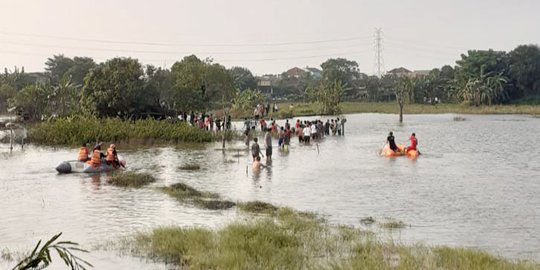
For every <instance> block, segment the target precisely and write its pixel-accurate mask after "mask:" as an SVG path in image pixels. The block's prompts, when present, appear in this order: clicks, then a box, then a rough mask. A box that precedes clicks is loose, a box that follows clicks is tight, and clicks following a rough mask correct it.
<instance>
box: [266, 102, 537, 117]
mask: <svg viewBox="0 0 540 270" xmlns="http://www.w3.org/2000/svg"><path fill="white" fill-rule="evenodd" d="M292 104H293V107H292V109H291V107H290V105H291V103H280V104H279V105H278V106H279V108H280V111H278V112H276V113H270V115H269V117H273V118H290V117H297V116H311V115H319V112H320V109H319V107H318V105H317V104H314V103H292ZM340 106H341V111H342V113H344V114H347V113H391V114H397V113H399V109H398V106H397V104H396V103H395V102H343V103H341V104H340ZM404 113H405V114H438V113H460V114H532V115H539V114H540V105H527V104H516V105H493V106H479V107H475V106H468V105H462V104H438V105H437V106H434V105H428V104H405V107H404Z"/></svg>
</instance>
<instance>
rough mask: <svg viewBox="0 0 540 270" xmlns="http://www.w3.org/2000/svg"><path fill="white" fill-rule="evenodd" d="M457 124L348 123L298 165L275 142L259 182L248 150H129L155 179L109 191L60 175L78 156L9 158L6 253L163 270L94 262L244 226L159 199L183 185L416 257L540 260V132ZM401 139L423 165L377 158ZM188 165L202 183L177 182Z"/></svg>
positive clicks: (419, 120)
mask: <svg viewBox="0 0 540 270" xmlns="http://www.w3.org/2000/svg"><path fill="white" fill-rule="evenodd" d="M454 116H455V115H451V114H447V115H406V116H405V123H404V124H403V125H399V124H398V123H397V116H395V115H383V114H355V115H348V116H347V119H348V122H347V123H346V129H345V130H346V131H345V132H346V133H345V136H341V137H338V136H330V137H327V138H325V139H324V140H323V141H320V142H318V143H312V144H311V145H307V146H306V145H300V144H299V143H298V140H297V138H296V137H294V138H292V140H291V147H290V151H289V152H288V153H283V152H279V151H277V140H274V145H275V146H274V156H273V161H272V163H271V164H268V165H270V166H269V168H267V169H264V170H262V171H261V172H260V173H259V174H253V173H252V171H251V168H250V161H251V157H250V154H249V152H248V151H246V150H247V148H246V146H245V145H244V144H243V143H242V142H232V143H230V144H228V145H227V147H228V148H229V149H237V150H234V151H231V150H229V151H225V152H223V151H220V150H217V148H220V147H221V145H220V144H219V143H216V144H207V145H199V146H194V145H178V146H176V147H168V146H164V147H161V146H160V147H149V146H140V147H138V146H130V147H129V149H126V148H125V147H124V148H122V147H120V148H119V149H118V151H119V152H120V153H121V154H122V155H123V156H124V157H125V158H126V160H127V162H128V164H127V165H128V169H129V170H140V171H146V172H150V173H152V174H153V175H155V176H156V177H157V178H158V182H156V183H154V184H152V185H150V186H149V187H145V188H142V189H124V188H118V187H114V186H111V185H108V184H107V183H106V180H107V177H108V176H107V175H105V174H103V175H84V174H68V175H58V174H57V173H56V171H55V170H54V168H55V167H56V165H58V164H59V163H61V162H62V161H64V160H70V159H74V158H75V157H76V156H77V150H76V149H67V148H60V149H54V148H49V147H37V146H33V145H26V146H25V149H24V151H21V150H20V149H17V150H15V151H14V152H13V153H12V154H9V151H8V150H6V148H5V146H6V145H0V206H1V208H2V210H1V218H0V239H1V242H0V250H2V249H9V250H10V251H20V250H29V249H32V248H33V245H34V244H35V243H36V242H37V240H39V239H45V238H49V237H50V236H52V235H53V234H55V233H58V232H64V237H65V239H69V240H72V241H75V242H79V243H80V244H82V245H83V247H85V248H89V249H91V250H93V252H92V253H91V254H90V255H88V256H86V257H85V258H86V259H88V260H89V261H90V262H92V263H93V264H94V265H95V266H96V269H133V268H137V269H156V268H164V269H166V267H165V266H163V265H159V264H154V263H151V262H146V261H141V260H139V259H136V258H132V257H129V256H119V255H118V254H116V252H106V251H103V250H98V251H95V250H96V249H97V248H98V247H100V246H103V245H104V244H106V243H107V241H110V240H115V239H120V238H121V237H123V236H128V235H131V234H133V233H134V232H136V231H141V230H149V229H151V228H154V227H157V226H160V225H180V226H205V227H217V226H221V225H223V224H226V223H228V222H230V221H232V220H234V219H235V218H236V217H237V214H236V211H235V210H234V209H232V210H226V211H209V210H200V209H197V208H193V207H192V206H189V205H182V204H180V203H178V202H177V201H175V200H174V199H172V198H170V197H168V196H167V195H166V194H163V193H161V192H159V191H156V190H155V189H154V188H155V187H159V186H164V185H170V184H173V183H177V182H184V183H187V184H189V185H192V186H193V187H195V188H197V189H200V190H205V191H212V192H217V193H219V194H221V195H222V196H223V197H224V198H226V199H229V200H232V201H248V200H262V201H268V202H271V203H274V204H277V205H282V206H290V207H293V208H296V209H298V210H309V211H315V212H318V213H320V214H322V215H324V216H326V217H327V218H328V219H329V220H330V221H331V222H335V223H342V224H350V225H355V226H362V225H361V223H360V220H361V219H362V218H365V217H369V216H372V217H374V218H375V219H377V220H379V219H383V218H385V217H391V218H395V219H398V220H400V221H403V222H404V223H405V224H407V225H408V226H407V227H406V228H404V229H402V230H399V233H394V234H392V235H391V236H392V237H393V238H394V240H397V241H401V242H405V243H416V242H420V243H425V244H429V245H439V244H443V245H450V246H462V247H474V248H479V249H483V250H487V251H489V252H492V253H494V254H499V255H502V256H505V257H508V258H524V259H527V258H533V259H535V260H537V261H538V260H540V227H538V224H540V216H539V215H538V206H540V197H539V196H538V194H539V193H540V162H539V161H540V158H539V157H538V155H537V153H539V152H540V146H539V145H538V144H537V143H536V142H535V141H534V140H531V138H536V137H537V136H538V134H540V119H539V118H534V117H531V116H510V115H478V116H477V115H474V116H473V115H464V116H462V117H464V118H465V121H454ZM302 119H309V118H302ZM323 119H326V118H323ZM279 123H280V124H283V121H280V122H279ZM237 127H238V128H241V124H237ZM390 130H393V131H394V134H395V135H396V141H397V142H398V143H407V138H408V136H409V135H410V133H411V132H415V133H416V134H417V137H418V140H419V149H420V150H421V151H422V153H423V155H422V156H420V157H419V158H418V159H417V160H411V159H408V158H406V157H399V158H391V159H389V158H383V157H380V156H378V152H379V150H380V148H381V147H382V146H383V143H384V140H385V138H386V135H387V133H388V131H390ZM244 148H246V150H244ZM263 162H264V159H263ZM191 164H197V165H200V168H201V169H200V170H192V171H186V170H180V169H179V167H180V166H183V165H191ZM371 229H374V230H375V231H380V230H381V229H379V228H377V227H375V228H371ZM2 265H3V264H2V263H0V266H2ZM0 268H2V267H0Z"/></svg>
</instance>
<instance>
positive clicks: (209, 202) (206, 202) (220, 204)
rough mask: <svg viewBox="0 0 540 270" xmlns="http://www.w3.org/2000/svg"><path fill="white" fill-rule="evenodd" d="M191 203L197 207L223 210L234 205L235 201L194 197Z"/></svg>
mask: <svg viewBox="0 0 540 270" xmlns="http://www.w3.org/2000/svg"><path fill="white" fill-rule="evenodd" d="M192 202H193V204H194V205H195V206H197V207H199V208H203V209H208V210H223V209H229V208H231V207H233V206H235V205H236V203H234V202H231V201H227V200H222V199H202V198H195V199H193V200H192Z"/></svg>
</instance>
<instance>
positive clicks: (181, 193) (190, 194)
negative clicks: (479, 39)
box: [160, 183, 236, 210]
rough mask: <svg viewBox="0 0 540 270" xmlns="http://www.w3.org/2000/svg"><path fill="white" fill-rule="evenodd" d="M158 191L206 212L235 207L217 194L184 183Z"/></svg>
mask: <svg viewBox="0 0 540 270" xmlns="http://www.w3.org/2000/svg"><path fill="white" fill-rule="evenodd" d="M160 190H161V191H162V192H164V193H166V194H169V195H170V196H172V197H174V198H175V199H177V200H178V201H180V202H184V203H189V204H193V205H194V206H196V207H199V208H203V209H208V210H220V209H229V208H231V207H233V206H235V205H236V203H234V202H231V201H227V200H223V199H221V198H220V196H219V194H216V193H211V192H205V191H199V190H197V189H195V188H193V187H191V186H189V185H186V184H184V183H177V184H174V185H172V186H168V187H161V188H160Z"/></svg>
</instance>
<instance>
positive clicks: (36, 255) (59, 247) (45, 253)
mask: <svg viewBox="0 0 540 270" xmlns="http://www.w3.org/2000/svg"><path fill="white" fill-rule="evenodd" d="M61 235H62V233H59V234H57V235H55V236H53V237H52V238H51V239H49V241H47V242H46V243H45V244H44V245H43V246H41V240H39V242H38V243H37V245H36V247H35V248H34V250H33V251H32V253H30V255H29V256H28V257H26V258H24V259H22V260H21V261H20V262H19V263H18V264H17V265H16V266H15V267H14V268H13V270H26V269H45V268H47V267H48V266H49V265H50V264H51V263H52V258H51V251H56V253H58V256H60V258H61V259H62V260H63V261H64V263H65V264H66V265H67V266H69V267H70V268H71V269H72V270H78V269H80V270H86V269H87V268H86V267H93V265H92V264H90V263H89V262H87V261H85V260H83V259H81V258H80V257H78V256H77V255H75V254H73V252H76V251H78V252H83V253H88V251H87V250H84V249H81V248H79V244H77V243H74V242H70V241H58V242H56V243H55V241H56V240H58V238H59V237H60V236H61ZM40 246H41V247H40Z"/></svg>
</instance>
